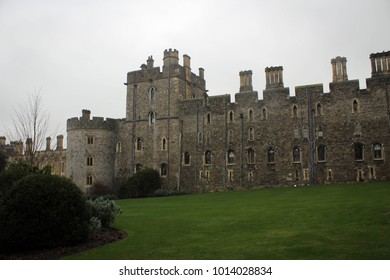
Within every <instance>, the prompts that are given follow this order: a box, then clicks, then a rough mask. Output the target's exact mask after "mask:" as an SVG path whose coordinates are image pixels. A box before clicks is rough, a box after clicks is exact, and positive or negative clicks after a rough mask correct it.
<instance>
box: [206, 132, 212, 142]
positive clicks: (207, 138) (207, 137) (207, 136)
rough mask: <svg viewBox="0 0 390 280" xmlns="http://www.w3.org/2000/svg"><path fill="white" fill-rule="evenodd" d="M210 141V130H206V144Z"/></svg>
mask: <svg viewBox="0 0 390 280" xmlns="http://www.w3.org/2000/svg"><path fill="white" fill-rule="evenodd" d="M210 143H211V132H210V131H208V132H207V133H206V144H210Z"/></svg>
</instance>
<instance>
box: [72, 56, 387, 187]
mask: <svg viewBox="0 0 390 280" xmlns="http://www.w3.org/2000/svg"><path fill="white" fill-rule="evenodd" d="M190 60H191V58H190V57H189V56H188V55H184V56H183V65H180V64H179V53H178V51H177V50H172V49H169V50H165V51H164V58H163V67H162V69H160V67H156V66H154V60H153V58H152V57H151V56H150V57H149V58H148V59H147V62H146V64H142V65H141V69H139V70H136V71H132V72H129V73H128V74H127V82H126V83H125V84H126V86H127V101H126V118H124V119H109V118H106V119H103V118H100V117H93V118H91V112H90V111H89V110H83V111H82V116H81V117H80V118H71V119H69V120H68V121H67V134H68V139H67V140H68V141H67V142H68V150H67V164H66V166H67V175H68V176H69V177H71V178H72V179H73V180H74V182H76V184H78V185H79V186H89V185H92V184H93V183H94V182H101V183H103V184H106V185H109V186H112V187H115V186H117V185H118V183H119V182H120V181H121V180H123V179H124V178H127V177H128V176H130V175H132V174H134V172H137V171H138V170H140V169H142V168H143V167H151V168H154V169H156V170H158V171H159V172H160V175H161V178H162V179H163V186H164V188H168V189H175V190H180V191H188V192H199V191H217V190H229V189H240V188H253V187H262V186H275V185H305V184H318V183H333V182H353V181H369V180H389V179H390V163H389V161H388V159H387V158H386V155H387V154H390V100H389V94H390V52H382V53H376V54H371V56H370V60H371V68H372V75H371V78H368V79H367V80H366V82H367V89H360V88H359V81H358V80H349V79H348V75H347V66H346V62H347V60H346V58H345V57H336V58H334V59H332V60H331V65H332V73H333V78H332V82H331V83H330V84H329V88H330V92H324V90H323V85H322V84H314V85H304V86H299V87H296V88H295V96H291V95H290V90H289V88H286V87H284V84H283V67H281V66H278V67H267V68H266V69H265V77H266V88H265V90H264V91H263V99H262V100H259V99H258V92H257V91H254V90H253V87H252V71H242V72H240V73H239V76H240V90H239V92H238V93H236V94H235V102H231V97H230V95H221V96H209V95H208V94H207V90H206V81H205V78H204V69H202V68H199V72H198V73H197V74H195V73H193V72H192V70H191V63H190Z"/></svg>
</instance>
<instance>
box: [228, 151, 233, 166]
mask: <svg viewBox="0 0 390 280" xmlns="http://www.w3.org/2000/svg"><path fill="white" fill-rule="evenodd" d="M227 160H228V164H234V151H233V150H229V151H228V154H227Z"/></svg>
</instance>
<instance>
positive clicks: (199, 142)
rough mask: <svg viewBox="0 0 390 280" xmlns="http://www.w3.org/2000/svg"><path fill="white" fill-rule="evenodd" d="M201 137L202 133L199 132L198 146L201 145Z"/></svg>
mask: <svg viewBox="0 0 390 280" xmlns="http://www.w3.org/2000/svg"><path fill="white" fill-rule="evenodd" d="M202 138H203V136H202V132H199V133H198V144H202V143H203V139H202Z"/></svg>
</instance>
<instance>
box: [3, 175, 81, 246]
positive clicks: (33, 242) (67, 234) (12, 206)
mask: <svg viewBox="0 0 390 280" xmlns="http://www.w3.org/2000/svg"><path fill="white" fill-rule="evenodd" d="M0 229H1V230H0V251H3V252H16V251H22V250H33V249H42V248H52V247H57V246H68V245H74V244H77V243H79V242H82V241H85V240H86V239H87V238H88V215H87V209H86V204H85V199H84V196H83V193H82V192H81V191H80V189H79V188H78V187H77V186H76V185H74V184H73V183H72V182H71V181H69V180H68V179H66V178H64V177H58V176H52V175H45V174H32V175H28V176H24V177H23V178H22V179H20V180H18V181H16V182H15V183H14V184H12V186H11V187H8V188H6V189H5V190H3V191H2V192H1V193H0Z"/></svg>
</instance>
